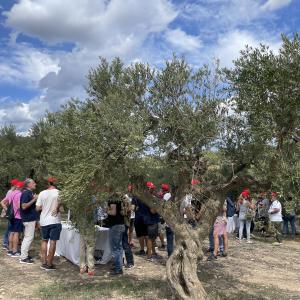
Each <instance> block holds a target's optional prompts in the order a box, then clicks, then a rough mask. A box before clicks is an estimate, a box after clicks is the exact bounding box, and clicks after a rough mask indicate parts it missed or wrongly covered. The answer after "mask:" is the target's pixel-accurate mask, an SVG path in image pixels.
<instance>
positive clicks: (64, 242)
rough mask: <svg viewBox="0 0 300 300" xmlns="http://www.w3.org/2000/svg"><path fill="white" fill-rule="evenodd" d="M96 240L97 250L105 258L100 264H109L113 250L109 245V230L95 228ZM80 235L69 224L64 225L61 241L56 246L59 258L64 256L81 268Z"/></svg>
mask: <svg viewBox="0 0 300 300" xmlns="http://www.w3.org/2000/svg"><path fill="white" fill-rule="evenodd" d="M95 231H96V234H95V235H96V239H95V250H102V251H103V256H102V259H101V261H100V262H99V263H100V264H107V263H108V262H109V261H110V260H111V257H112V256H111V249H110V243H109V228H105V227H100V226H95ZM79 254H80V234H79V231H78V230H77V229H76V228H74V227H73V226H71V225H69V224H64V223H62V231H61V234H60V239H59V241H57V244H56V253H55V255H57V256H64V257H65V258H66V259H68V260H69V261H71V262H72V263H73V264H75V265H78V266H79Z"/></svg>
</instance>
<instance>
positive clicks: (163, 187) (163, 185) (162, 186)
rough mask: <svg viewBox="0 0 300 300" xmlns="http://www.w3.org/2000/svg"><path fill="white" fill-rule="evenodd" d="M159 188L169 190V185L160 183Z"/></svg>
mask: <svg viewBox="0 0 300 300" xmlns="http://www.w3.org/2000/svg"><path fill="white" fill-rule="evenodd" d="M161 189H162V190H163V191H169V190H170V186H169V185H168V184H167V183H163V184H162V185H161Z"/></svg>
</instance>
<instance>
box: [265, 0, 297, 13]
mask: <svg viewBox="0 0 300 300" xmlns="http://www.w3.org/2000/svg"><path fill="white" fill-rule="evenodd" d="M291 3H292V0H268V1H267V2H266V3H265V4H264V5H262V6H261V9H262V10H269V11H273V10H277V9H280V8H283V7H285V6H288V5H290V4H291Z"/></svg>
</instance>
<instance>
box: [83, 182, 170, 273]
mask: <svg viewBox="0 0 300 300" xmlns="http://www.w3.org/2000/svg"><path fill="white" fill-rule="evenodd" d="M145 188H146V189H148V190H149V191H150V192H151V193H153V195H154V196H155V197H157V198H159V199H161V200H162V201H169V200H170V199H171V193H170V186H169V185H168V184H162V185H161V189H160V190H159V191H157V189H156V187H155V185H154V184H153V183H152V182H150V181H148V182H146V186H145ZM134 194H135V193H134V185H131V184H130V185H129V186H128V191H127V194H125V195H124V194H121V193H113V194H112V195H110V197H109V199H108V201H107V207H106V208H105V209H104V208H103V207H102V206H103V205H102V206H97V201H96V199H95V198H97V197H95V198H93V201H92V203H93V204H94V205H93V207H94V209H93V210H94V223H96V224H100V225H101V226H105V227H108V228H109V238H110V246H111V251H112V256H113V270H112V272H111V275H113V276H115V275H121V274H123V266H125V268H126V269H132V268H133V267H134V255H133V251H132V249H133V247H134V244H133V231H134V230H135V233H136V237H137V239H138V241H139V250H138V251H137V252H136V253H135V254H136V255H140V256H145V257H146V259H147V260H148V261H156V260H159V259H161V256H160V255H159V254H158V253H157V251H156V248H157V245H158V244H157V241H159V240H160V243H161V245H160V246H161V247H160V249H162V250H164V249H166V250H167V253H168V256H170V255H171V254H172V252H173V248H174V233H173V231H172V229H171V228H170V227H169V226H168V225H167V224H166V223H165V222H164V220H163V219H162V218H161V216H160V215H159V214H158V213H157V212H156V211H155V209H154V208H152V207H149V206H148V205H146V204H145V203H144V202H142V201H141V200H140V199H139V198H137V197H136V196H135V195H134ZM102 204H103V203H102ZM92 227H93V226H92V225H91V224H90V225H87V224H85V225H84V226H82V225H79V231H80V234H81V241H80V273H81V274H84V273H88V274H89V275H91V276H92V275H94V273H95V265H94V259H93V253H94V241H95V237H94V235H93V233H94V231H90V232H87V230H85V229H84V228H92ZM81 228H82V229H81ZM165 235H166V240H167V245H165ZM123 252H124V254H125V260H126V263H125V261H124V263H123Z"/></svg>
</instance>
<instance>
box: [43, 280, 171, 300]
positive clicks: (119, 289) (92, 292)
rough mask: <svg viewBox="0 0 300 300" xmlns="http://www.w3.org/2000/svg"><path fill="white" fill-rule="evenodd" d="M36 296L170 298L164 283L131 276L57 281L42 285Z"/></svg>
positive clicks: (54, 297)
mask: <svg viewBox="0 0 300 300" xmlns="http://www.w3.org/2000/svg"><path fill="white" fill-rule="evenodd" d="M52 276H53V275H52ZM38 295H39V296H40V297H41V298H42V299H98V298H101V299H122V298H125V299H126V296H127V297H129V296H134V297H135V298H140V299H145V300H150V299H171V298H172V294H171V291H170V289H169V286H168V284H167V282H166V281H164V280H160V279H143V278H142V279H141V278H138V277H136V276H131V275H123V276H120V277H115V278H109V277H100V278H99V280H96V281H94V280H93V281H89V280H86V281H84V280H81V281H78V282H67V281H65V282H63V281H58V282H57V283H54V284H50V285H42V286H41V287H40V288H39V290H38Z"/></svg>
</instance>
